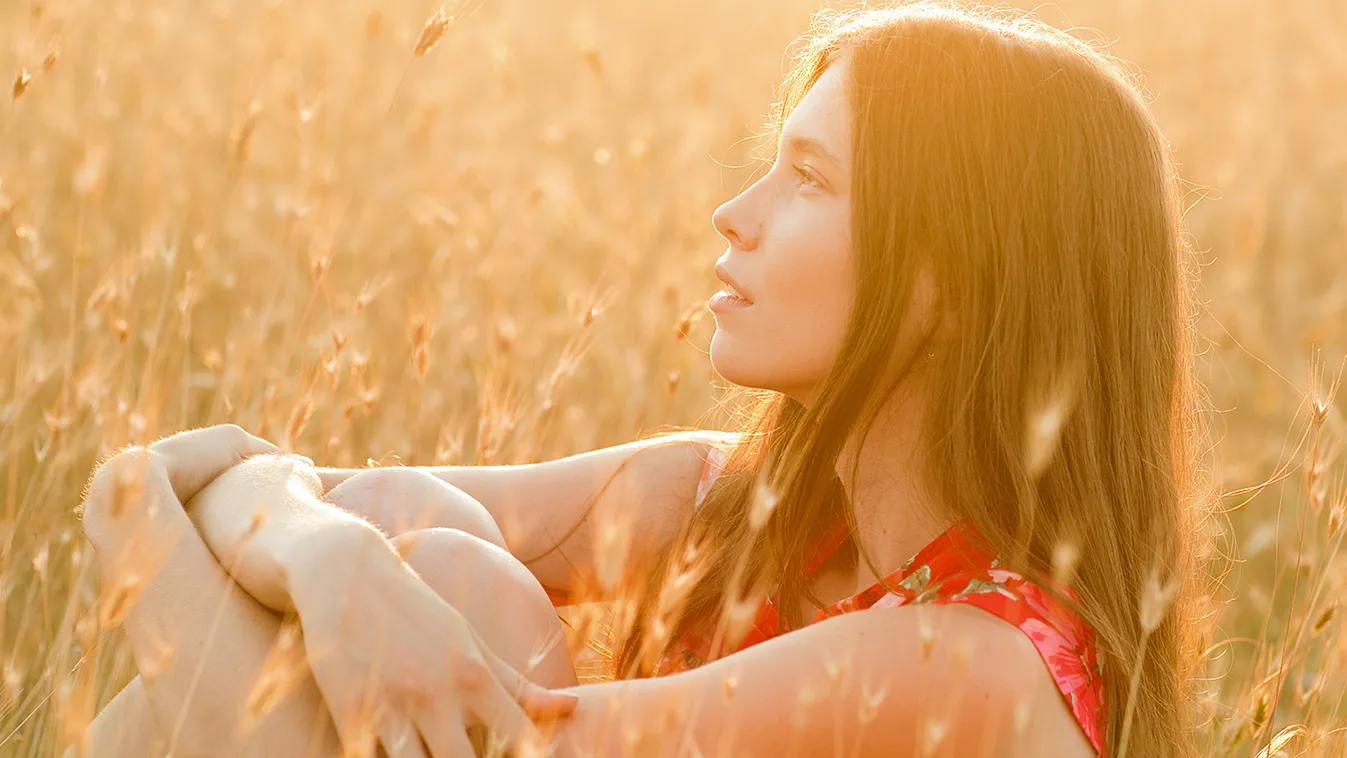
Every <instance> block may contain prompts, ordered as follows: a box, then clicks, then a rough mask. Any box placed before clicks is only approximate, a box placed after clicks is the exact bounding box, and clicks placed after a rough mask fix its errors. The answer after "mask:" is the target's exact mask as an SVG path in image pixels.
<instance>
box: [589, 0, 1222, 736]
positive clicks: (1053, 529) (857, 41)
mask: <svg viewBox="0 0 1347 758" xmlns="http://www.w3.org/2000/svg"><path fill="white" fill-rule="evenodd" d="M844 55H845V56H847V60H848V62H849V71H850V73H849V80H848V81H847V84H846V86H847V91H848V97H849V100H850V105H851V107H852V113H853V117H854V118H853V123H854V130H853V133H852V139H853V146H854V151H853V152H854V165H853V184H852V187H851V193H852V195H851V196H852V204H853V206H852V246H853V256H854V261H855V286H856V292H857V296H856V298H855V303H854V307H853V311H852V313H851V315H850V323H849V326H848V330H847V333H846V335H845V337H844V342H843V346H842V349H841V352H840V354H839V355H840V357H839V359H838V360H837V361H836V364H835V365H834V366H832V367H831V369H830V372H829V374H828V375H827V377H826V378H825V379H824V381H823V382H822V385H821V389H820V392H819V394H818V397H817V401H816V402H815V403H813V404H811V405H810V406H809V407H808V408H806V407H805V406H803V405H802V404H800V403H799V402H797V401H795V400H793V399H791V398H789V397H787V396H785V395H782V394H779V393H775V392H769V391H763V390H747V389H745V391H744V392H743V393H742V394H741V395H740V397H741V398H743V399H744V400H745V402H746V405H747V408H746V410H745V412H744V413H743V414H742V417H741V418H742V429H740V430H738V431H740V432H742V435H741V438H740V440H741V441H740V442H739V443H738V444H736V445H734V446H733V447H732V448H731V449H730V450H729V456H728V460H727V461H726V463H725V467H724V473H723V474H722V475H721V477H720V478H719V479H718V480H717V482H716V484H715V486H713V487H712V488H711V490H710V492H709V493H708V494H707V496H706V498H705V500H704V501H703V503H702V504H701V506H700V507H699V508H698V509H697V511H696V512H695V514H694V516H693V517H692V518H691V520H690V521H688V522H687V524H686V525H685V526H684V527H683V528H682V530H681V531H680V532H679V534H678V535H677V536H676V537H675V538H674V539H673V541H672V542H671V543H670V544H669V546H668V547H667V548H666V553H665V554H664V560H662V561H661V566H660V569H659V570H658V571H657V572H655V573H654V574H653V575H652V576H650V577H649V578H648V579H647V580H645V581H644V583H643V585H644V586H643V589H642V592H641V594H640V595H639V598H640V599H639V601H636V602H635V603H634V607H636V608H637V610H636V611H635V613H634V614H633V617H634V619H635V621H634V622H633V623H631V624H630V625H628V626H627V628H626V629H625V630H624V631H623V633H622V635H621V636H620V637H619V642H618V644H617V650H616V653H615V656H614V665H615V673H616V675H617V676H619V677H623V678H626V677H639V676H648V675H651V674H652V673H655V671H654V669H655V663H656V662H657V661H658V660H659V659H660V658H661V656H663V655H664V654H665V653H666V652H667V650H668V649H669V647H668V646H669V645H670V644H671V643H673V642H674V641H676V640H678V639H679V638H680V636H681V635H682V634H684V633H685V632H687V631H688V630H689V629H691V628H693V626H694V625H696V624H698V623H700V622H701V621H702V620H704V619H707V618H717V619H721V620H724V619H726V618H729V617H733V616H736V615H738V616H739V617H742V616H743V609H744V608H745V607H747V608H752V607H754V606H753V604H752V603H753V602H756V601H758V600H760V599H761V597H762V596H763V595H764V594H765V593H766V592H768V591H770V592H775V593H779V594H778V597H779V598H780V608H781V611H782V613H783V622H784V624H785V626H786V627H787V628H798V627H799V626H801V625H802V624H801V622H802V619H801V618H799V616H800V613H799V610H798V607H797V606H798V605H799V599H800V598H801V597H805V598H808V599H809V600H810V602H812V603H813V604H814V605H816V606H819V607H822V605H823V603H822V602H821V601H820V600H819V599H818V598H817V597H815V596H814V595H813V594H812V593H811V592H810V590H809V588H808V586H807V584H806V581H805V577H804V571H803V563H804V560H805V557H806V554H807V548H809V547H810V546H811V545H812V544H814V540H816V539H817V537H818V534H819V532H820V530H821V529H823V528H824V527H825V526H827V525H829V524H832V523H836V519H838V518H839V517H845V518H846V520H847V523H849V524H850V525H851V526H852V528H853V529H854V528H855V523H856V522H855V514H854V513H853V512H852V509H851V506H850V504H849V503H847V502H846V501H845V500H844V499H843V498H842V493H841V491H840V481H839V479H838V477H837V473H836V471H835V465H836V461H837V459H838V455H839V453H840V452H841V451H842V449H843V446H844V443H846V442H847V441H848V440H849V439H850V438H852V437H853V435H860V438H862V439H863V437H864V435H865V434H866V433H867V432H868V431H869V428H870V426H871V425H872V424H873V419H875V418H876V416H877V415H878V413H877V411H878V409H879V408H881V407H882V406H883V404H884V402H885V400H886V398H887V397H888V395H889V393H891V392H893V390H894V387H895V386H897V383H898V382H901V380H902V378H903V377H904V376H906V375H908V373H909V372H910V370H911V368H912V365H913V364H911V363H910V362H909V363H908V364H907V365H905V366H902V367H900V369H901V370H900V371H899V372H898V374H899V376H898V379H897V380H896V381H884V378H885V377H891V376H892V374H891V373H888V372H887V368H888V367H889V366H890V365H891V364H890V361H891V360H892V359H893V347H892V346H893V345H894V344H895V338H896V335H897V334H898V328H899V325H900V324H901V323H902V322H903V319H904V318H905V317H906V315H907V314H906V313H905V304H906V303H908V302H909V301H910V298H911V293H912V291H913V286H914V281H915V279H916V275H917V272H918V271H919V270H920V269H921V268H922V267H923V266H928V267H929V268H930V270H931V271H932V272H933V273H934V275H935V284H936V292H937V308H938V311H939V312H940V313H942V314H944V315H945V316H953V317H954V318H953V329H952V332H950V334H952V337H951V339H950V340H949V342H948V343H947V344H946V345H945V346H943V347H942V349H941V350H940V351H939V353H938V354H937V355H936V357H935V358H934V360H933V362H932V364H931V365H930V368H929V370H930V372H931V373H930V380H929V388H930V391H929V394H928V405H927V406H926V410H925V412H924V414H923V421H922V427H921V430H920V434H921V439H922V444H923V445H924V449H925V450H926V451H927V452H926V455H925V457H926V463H927V466H928V469H929V470H928V472H927V473H928V476H929V481H930V482H931V484H932V486H933V487H935V493H936V494H937V496H938V501H939V502H943V503H945V504H947V505H948V508H949V509H951V511H952V512H951V513H949V514H948V515H949V516H951V517H953V518H956V519H966V520H968V521H969V522H971V523H972V524H973V525H974V526H975V527H976V528H977V529H978V530H979V531H980V532H981V533H982V534H983V535H984V536H985V537H986V538H987V539H988V540H989V541H990V542H991V543H992V544H993V545H994V546H995V547H996V548H997V549H998V550H999V551H1000V553H1001V556H1002V558H1003V560H1004V561H1005V562H1006V563H1007V564H1008V565H1009V567H1010V568H1013V569H1016V570H1018V571H1020V572H1022V573H1024V574H1025V575H1026V576H1028V577H1030V578H1031V579H1033V580H1035V581H1042V583H1043V584H1044V585H1048V584H1051V582H1049V581H1046V580H1047V579H1048V578H1049V577H1056V578H1057V579H1060V580H1062V581H1064V582H1065V583H1066V584H1067V585H1068V586H1070V587H1071V589H1072V590H1073V591H1074V592H1075V594H1076V596H1077V598H1078V602H1076V601H1074V600H1071V599H1070V598H1065V600H1067V601H1069V602H1070V603H1071V607H1073V608H1074V609H1075V610H1076V611H1077V612H1078V613H1080V615H1081V616H1082V618H1084V620H1085V621H1086V622H1088V623H1089V624H1090V625H1091V626H1092V627H1093V629H1094V630H1095V632H1096V637H1097V644H1098V646H1099V654H1100V660H1101V661H1102V663H1103V674H1104V679H1105V688H1106V692H1105V703H1106V708H1107V712H1108V713H1107V718H1108V724H1107V732H1108V739H1109V743H1110V745H1109V752H1110V754H1113V755H1117V754H1118V751H1119V747H1120V745H1121V744H1122V743H1123V740H1124V739H1125V740H1126V745H1127V752H1128V753H1130V754H1132V755H1146V756H1180V755H1186V754H1189V753H1191V750H1192V748H1191V747H1190V746H1189V744H1190V740H1189V730H1190V728H1191V724H1190V723H1189V714H1190V713H1192V709H1191V707H1190V699H1191V692H1190V690H1189V682H1190V680H1191V679H1192V674H1193V672H1194V671H1195V665H1196V663H1197V661H1198V660H1199V658H1200V655H1199V652H1198V651H1199V650H1200V644H1199V640H1197V639H1195V634H1196V633H1195V632H1193V631H1192V627H1191V626H1189V625H1186V624H1185V623H1183V622H1182V621H1181V619H1183V618H1184V617H1185V616H1186V615H1187V612H1188V611H1187V609H1188V608H1190V607H1191V605H1190V604H1191V603H1192V602H1194V600H1195V596H1196V591H1197V590H1198V589H1199V588H1198V584H1199V581H1198V580H1199V577H1200V575H1201V572H1200V570H1199V568H1200V567H1199V566H1198V564H1197V563H1196V559H1195V557H1194V556H1195V555H1196V554H1197V547H1198V546H1197V544H1196V543H1197V540H1198V539H1199V535H1200V534H1201V531H1200V529H1201V526H1202V525H1201V523H1200V522H1201V519H1202V518H1204V517H1205V514H1206V512H1207V511H1206V508H1207V507H1208V506H1209V501H1210V498H1209V495H1208V487H1207V484H1206V482H1207V480H1206V477H1205V476H1204V474H1205V473H1206V469H1205V468H1204V467H1203V466H1202V465H1201V460H1200V458H1201V455H1202V454H1203V452H1204V451H1203V450H1200V449H1199V448H1200V446H1201V445H1203V444H1205V441H1206V440H1205V438H1206V431H1205V427H1204V425H1203V419H1202V415H1201V411H1202V408H1203V407H1204V405H1205V402H1206V398H1205V396H1204V395H1203V393H1202V389H1201V387H1200V385H1199V384H1198V382H1197V381H1196V379H1195V376H1194V373H1193V366H1192V363H1193V361H1194V358H1195V354H1196V346H1195V320H1196V318H1197V315H1198V313H1199V305H1200V304H1199V302H1198V301H1197V299H1196V295H1195V285H1196V274H1197V270H1196V269H1197V267H1196V263H1195V261H1194V256H1193V255H1192V252H1191V250H1190V248H1189V247H1188V244H1187V242H1186V239H1185V236H1184V233H1183V231H1182V228H1181V220H1182V209H1181V198H1180V194H1179V193H1180V188H1181V185H1180V181H1179V179H1178V176H1177V174H1176V171H1175V165H1174V162H1173V158H1172V156H1171V150H1170V148H1169V146H1168V144H1167V143H1166V141H1165V139H1164V138H1163V136H1162V135H1161V133H1160V130H1159V128H1158V127H1157V124H1156V122H1155V120H1154V118H1153V116H1152V114H1151V113H1150V110H1149V108H1148V107H1147V104H1146V102H1145V99H1144V97H1143V95H1142V93H1141V90H1140V87H1139V85H1138V84H1137V83H1136V81H1135V79H1134V77H1133V76H1132V75H1131V74H1130V73H1129V72H1128V71H1127V70H1126V69H1125V68H1124V66H1123V65H1122V64H1121V63H1120V62H1118V61H1117V60H1116V59H1114V58H1112V57H1111V56H1110V55H1109V54H1108V53H1106V52H1104V51H1102V50H1099V49H1096V48H1095V47H1093V46H1092V45H1091V44H1089V43H1087V42H1084V41H1081V40H1077V39H1075V38H1073V37H1071V36H1070V35H1068V34H1066V33H1064V32H1060V31H1058V30H1055V29H1053V28H1051V27H1050V26H1048V25H1046V24H1044V23H1042V22H1040V21H1037V20H1035V19H1033V18H1032V17H1030V16H1028V15H1010V14H1009V13H1004V12H997V13H992V12H989V11H985V10H977V11H971V10H967V9H963V8H959V7H954V6H950V5H947V4H941V3H929V2H923V3H917V4H912V5H905V6H899V7H893V8H884V9H863V10H856V11H850V12H836V11H825V12H822V13H820V14H818V15H816V16H815V19H814V22H813V24H812V25H811V28H810V30H809V32H808V33H807V34H806V35H805V36H804V37H802V38H801V40H800V41H799V43H798V46H797V47H795V48H794V54H793V60H794V65H793V67H792V70H791V72H790V73H789V74H788V75H787V77H786V79H785V81H784V83H783V84H782V86H781V88H780V89H779V90H778V93H777V94H778V100H777V102H776V103H775V104H774V106H773V108H772V111H771V114H770V115H769V117H768V121H767V127H768V128H767V134H768V135H770V136H773V137H777V138H778V140H779V134H780V130H781V127H782V124H783V122H784V121H785V118H786V116H788V115H789V113H790V112H791V110H792V109H793V108H794V107H795V105H796V104H797V103H798V102H799V101H800V99H801V98H802V97H803V95H804V94H805V92H807V91H808V89H809V88H810V87H811V86H813V84H814V83H815V82H816V81H817V80H818V78H819V77H820V75H821V74H822V73H823V72H824V71H825V70H826V69H827V68H828V67H829V66H830V65H832V64H833V63H834V62H835V61H837V60H839V58H840V57H841V56H844ZM778 140H773V142H776V141H778ZM924 347H925V346H924V345H923V346H919V348H918V349H917V351H916V353H915V355H918V356H920V355H923V353H924V352H925V351H924V350H923V349H922V348H924ZM851 473H852V476H854V475H855V471H854V469H853V471H852V472H851ZM764 498H768V499H769V500H770V504H771V505H774V507H771V508H770V510H767V509H766V508H765V507H764V506H763V500H764ZM839 511H840V516H839ZM764 513H767V514H768V515H767V516H766V517H765V519H764V516H763V514H764ZM853 542H855V541H853ZM856 548H859V549H860V551H861V552H860V556H859V557H860V558H862V559H864V560H865V562H866V564H867V565H868V566H869V567H870V569H871V570H872V571H873V572H874V573H875V575H876V576H883V575H884V573H886V572H881V571H880V570H878V569H877V568H876V567H875V566H874V564H873V562H872V561H871V559H870V557H869V556H868V555H866V554H865V551H864V549H863V548H860V547H859V545H855V546H854V547H853V549H856ZM694 556H700V558H701V559H702V568H701V569H699V570H698V571H696V572H692V574H691V579H689V570H688V566H689V565H690V563H691V561H690V559H691V558H693V557H694ZM670 597H674V598H676V600H677V602H668V599H669V598H670ZM745 603H749V604H748V605H747V606H745V605H744V604H745ZM731 626H733V625H732V624H731ZM723 628H725V627H724V626H723V625H722V629H723ZM730 636H731V637H732V636H733V635H730ZM1124 722H1127V729H1126V732H1127V736H1126V737H1125V738H1124V736H1123V732H1124Z"/></svg>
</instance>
